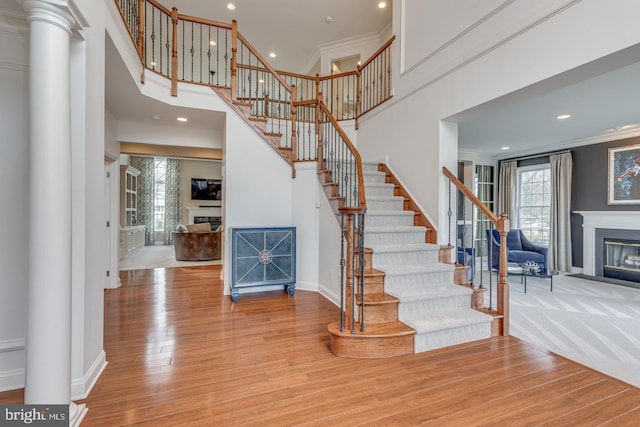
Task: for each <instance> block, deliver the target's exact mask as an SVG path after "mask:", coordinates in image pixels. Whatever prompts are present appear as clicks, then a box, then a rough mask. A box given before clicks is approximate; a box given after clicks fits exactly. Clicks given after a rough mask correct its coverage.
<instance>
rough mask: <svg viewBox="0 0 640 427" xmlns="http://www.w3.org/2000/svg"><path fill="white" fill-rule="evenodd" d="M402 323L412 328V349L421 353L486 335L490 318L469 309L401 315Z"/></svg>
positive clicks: (474, 339) (487, 335) (487, 315)
mask: <svg viewBox="0 0 640 427" xmlns="http://www.w3.org/2000/svg"><path fill="white" fill-rule="evenodd" d="M402 322H404V323H406V324H407V325H409V326H411V327H412V328H413V329H415V330H416V335H415V337H414V351H415V352H416V353H421V352H423V351H429V350H435V349H437V348H442V347H448V346H451V345H456V344H461V343H464V342H469V341H477V340H481V339H486V338H490V337H491V326H492V322H493V317H492V316H491V315H489V314H486V313H482V312H479V311H477V310H473V309H471V308H469V309H467V310H456V311H455V312H438V313H433V314H425V315H421V316H416V317H411V318H403V319H402Z"/></svg>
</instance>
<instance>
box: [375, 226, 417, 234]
mask: <svg viewBox="0 0 640 427" xmlns="http://www.w3.org/2000/svg"><path fill="white" fill-rule="evenodd" d="M426 230H427V228H426V227H423V226H422V225H371V226H369V227H367V228H366V229H365V234H366V233H409V232H416V233H418V232H421V233H424V232H425V231H426Z"/></svg>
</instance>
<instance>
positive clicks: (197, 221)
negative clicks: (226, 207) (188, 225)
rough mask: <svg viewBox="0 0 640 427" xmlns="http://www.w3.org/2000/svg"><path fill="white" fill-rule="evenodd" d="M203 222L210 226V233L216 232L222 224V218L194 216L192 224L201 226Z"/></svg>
mask: <svg viewBox="0 0 640 427" xmlns="http://www.w3.org/2000/svg"><path fill="white" fill-rule="evenodd" d="M203 222H208V223H210V224H211V231H216V230H217V229H218V227H219V226H220V224H221V223H222V218H220V217H219V216H194V217H193V223H194V224H202V223H203Z"/></svg>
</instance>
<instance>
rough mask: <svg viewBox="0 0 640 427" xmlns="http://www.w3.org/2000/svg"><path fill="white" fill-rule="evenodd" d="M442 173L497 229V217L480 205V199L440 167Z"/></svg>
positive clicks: (482, 204) (447, 170) (448, 171)
mask: <svg viewBox="0 0 640 427" xmlns="http://www.w3.org/2000/svg"><path fill="white" fill-rule="evenodd" d="M442 173H444V175H445V176H446V177H447V178H449V180H450V181H451V182H452V183H453V184H454V185H455V186H456V188H457V189H458V190H460V192H461V193H462V194H464V195H465V196H467V198H468V199H469V200H471V202H472V203H473V204H474V205H476V207H477V208H478V209H480V210H481V211H482V213H483V214H485V215H486V216H487V218H489V220H491V222H492V223H493V224H494V225H495V226H496V227H497V226H498V217H497V216H496V214H494V213H493V212H492V211H491V210H490V209H489V208H488V207H486V206H485V204H484V203H482V201H480V199H478V198H477V197H476V195H475V194H473V193H472V192H471V190H469V188H468V187H467V186H466V185H464V184H463V183H462V181H460V180H459V179H458V178H457V177H456V176H455V175H454V174H453V173H451V171H450V170H449V169H447V168H446V167H445V166H443V167H442Z"/></svg>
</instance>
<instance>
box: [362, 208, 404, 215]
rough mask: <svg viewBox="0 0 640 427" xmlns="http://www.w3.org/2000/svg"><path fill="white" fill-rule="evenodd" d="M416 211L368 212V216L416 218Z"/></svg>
mask: <svg viewBox="0 0 640 427" xmlns="http://www.w3.org/2000/svg"><path fill="white" fill-rule="evenodd" d="M415 214H416V213H415V212H414V211H405V210H400V209H395V210H394V209H391V210H382V209H381V210H367V216H371V215H375V216H387V215H389V216H396V215H400V216H415Z"/></svg>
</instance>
